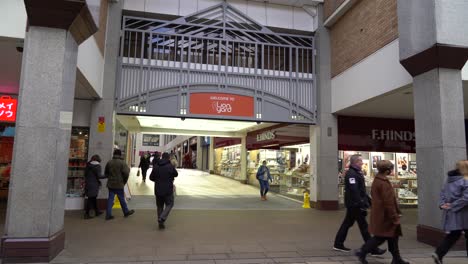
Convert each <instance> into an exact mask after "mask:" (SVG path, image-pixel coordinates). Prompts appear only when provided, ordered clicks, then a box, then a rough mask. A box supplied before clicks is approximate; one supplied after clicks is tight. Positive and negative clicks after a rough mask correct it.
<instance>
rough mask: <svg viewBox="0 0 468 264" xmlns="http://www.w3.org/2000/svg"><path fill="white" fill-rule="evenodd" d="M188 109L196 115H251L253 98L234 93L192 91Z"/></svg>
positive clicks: (252, 113)
mask: <svg viewBox="0 0 468 264" xmlns="http://www.w3.org/2000/svg"><path fill="white" fill-rule="evenodd" d="M189 111H190V113H191V114H197V115H216V116H241V117H253V116H254V99H253V97H250V96H243V95H236V94H225V93H192V94H190V109H189Z"/></svg>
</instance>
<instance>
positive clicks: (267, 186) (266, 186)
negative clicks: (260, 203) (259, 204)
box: [258, 180, 270, 196]
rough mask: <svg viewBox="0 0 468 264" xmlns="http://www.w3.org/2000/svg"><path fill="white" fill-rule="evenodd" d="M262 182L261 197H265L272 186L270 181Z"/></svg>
mask: <svg viewBox="0 0 468 264" xmlns="http://www.w3.org/2000/svg"><path fill="white" fill-rule="evenodd" d="M258 181H259V182H260V195H261V196H265V195H266V194H267V192H268V190H269V189H270V184H269V182H268V181H264V180H258Z"/></svg>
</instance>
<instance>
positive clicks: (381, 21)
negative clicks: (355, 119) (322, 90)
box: [330, 0, 398, 77]
mask: <svg viewBox="0 0 468 264" xmlns="http://www.w3.org/2000/svg"><path fill="white" fill-rule="evenodd" d="M330 38H331V56H332V58H331V61H332V65H331V68H332V77H334V76H336V75H338V74H340V73H341V72H343V71H345V70H346V69H348V68H350V67H351V66H353V65H354V64H356V63H358V62H359V61H361V60H362V59H364V58H366V57H367V56H369V55H371V54H372V53H374V52H376V51H377V50H379V49H381V48H382V47H384V46H385V45H387V44H388V43H390V42H392V41H393V40H395V39H396V38H398V18H397V0H361V1H358V2H357V3H356V4H355V5H354V6H353V7H352V8H351V9H350V10H348V12H346V14H344V15H343V16H342V17H341V18H340V19H339V20H338V21H337V22H336V23H335V24H334V25H333V26H332V27H331V29H330Z"/></svg>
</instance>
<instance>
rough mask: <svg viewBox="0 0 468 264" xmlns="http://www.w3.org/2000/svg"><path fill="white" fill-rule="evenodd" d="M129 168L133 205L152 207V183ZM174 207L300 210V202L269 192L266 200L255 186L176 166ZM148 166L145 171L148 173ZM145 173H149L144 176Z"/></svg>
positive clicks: (133, 206) (140, 207)
mask: <svg viewBox="0 0 468 264" xmlns="http://www.w3.org/2000/svg"><path fill="white" fill-rule="evenodd" d="M136 171H137V169H136V168H133V169H132V171H131V175H130V178H129V183H128V185H129V187H130V191H131V194H132V199H131V200H130V201H129V206H130V207H132V208H135V209H154V208H155V200H154V183H153V182H151V181H149V180H148V179H147V180H146V183H144V182H143V181H142V178H141V176H140V177H137V176H136ZM178 172H179V176H178V177H177V178H176V181H175V184H176V187H177V196H176V203H175V207H174V208H175V209H198V210H301V209H302V203H301V202H298V201H295V200H292V199H290V198H284V197H283V196H280V195H276V194H274V193H269V194H268V198H269V200H268V201H267V202H264V201H261V200H260V194H259V189H258V188H257V187H254V186H251V185H247V184H243V183H240V182H238V181H235V180H232V179H229V178H226V177H222V176H218V175H213V174H209V173H206V172H203V171H198V170H186V169H178ZM149 173H151V169H150V170H149V171H148V175H149ZM148 177H149V176H148Z"/></svg>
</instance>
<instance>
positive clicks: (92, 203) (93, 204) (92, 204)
mask: <svg viewBox="0 0 468 264" xmlns="http://www.w3.org/2000/svg"><path fill="white" fill-rule="evenodd" d="M85 208H86V209H85V212H86V214H89V210H91V209H94V212H95V213H98V212H99V209H98V206H97V197H88V201H87V202H86V206H85Z"/></svg>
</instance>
